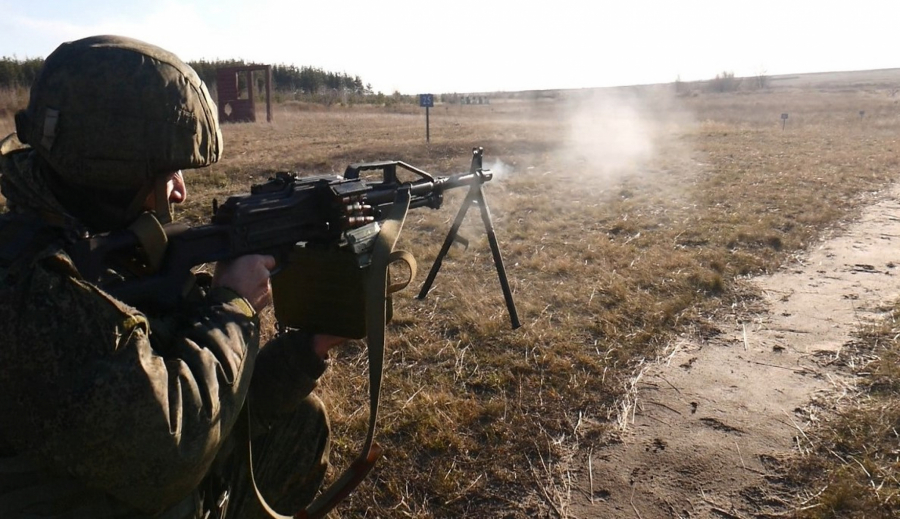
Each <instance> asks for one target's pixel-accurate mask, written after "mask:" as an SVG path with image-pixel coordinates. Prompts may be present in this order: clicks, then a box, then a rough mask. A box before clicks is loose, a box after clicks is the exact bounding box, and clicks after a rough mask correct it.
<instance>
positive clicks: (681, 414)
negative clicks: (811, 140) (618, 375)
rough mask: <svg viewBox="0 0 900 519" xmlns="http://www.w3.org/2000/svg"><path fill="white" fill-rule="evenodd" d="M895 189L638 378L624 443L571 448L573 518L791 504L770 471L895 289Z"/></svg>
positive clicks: (898, 207) (713, 512)
mask: <svg viewBox="0 0 900 519" xmlns="http://www.w3.org/2000/svg"><path fill="white" fill-rule="evenodd" d="M898 197H900V188H894V189H893V190H892V192H891V193H890V194H889V196H888V197H886V199H885V201H883V202H880V203H877V204H875V205H872V206H870V207H869V208H868V209H867V210H866V211H865V213H864V215H863V216H862V217H861V218H860V220H859V221H858V222H856V223H853V224H852V225H850V226H848V227H847V228H846V229H844V230H843V231H842V232H841V233H840V234H838V235H836V236H834V237H832V238H830V239H828V240H827V241H826V242H823V243H820V244H819V245H818V246H816V247H814V248H813V249H812V250H811V251H809V253H808V254H807V255H805V256H804V257H802V258H798V259H797V261H796V262H794V263H793V264H791V265H789V266H787V267H785V268H784V269H782V270H781V271H780V272H778V273H776V274H774V275H772V276H766V277H760V278H758V279H755V280H753V282H754V283H756V284H757V285H758V286H759V288H761V289H762V291H763V292H764V294H765V298H766V301H765V303H766V305H767V308H768V312H767V313H766V314H763V315H761V316H758V317H756V318H755V319H753V320H752V321H751V322H744V323H741V322H738V321H737V318H736V317H734V318H732V319H731V322H722V323H720V325H721V328H722V331H723V332H724V333H723V334H722V335H721V336H719V337H716V338H714V339H712V340H709V341H708V342H704V343H702V344H701V343H695V342H688V341H684V342H680V343H677V344H673V345H672V346H671V348H670V354H669V355H668V356H667V357H666V358H664V359H662V361H661V362H660V363H657V364H655V365H652V366H650V367H648V368H647V369H646V370H645V371H644V372H643V373H642V374H641V376H640V377H638V379H637V380H636V381H635V388H636V390H635V393H634V399H633V403H634V406H633V408H632V413H631V414H630V416H629V418H628V420H627V424H625V427H624V430H623V431H622V433H621V435H620V439H621V441H620V442H617V443H615V444H613V445H609V446H604V447H595V448H593V449H590V448H589V449H586V450H587V452H584V453H583V454H582V456H581V457H580V459H579V463H580V467H581V469H580V475H579V478H578V483H577V488H576V489H575V490H574V491H573V492H572V498H571V499H572V501H571V504H570V505H569V507H568V509H567V510H566V512H567V513H568V514H569V516H571V517H581V518H588V517H598V518H607V517H608V518H620V517H633V518H637V519H651V518H660V517H690V518H706V517H714V518H723V517H724V518H742V517H758V516H760V515H766V514H769V513H776V514H777V513H778V512H785V510H782V509H780V508H779V501H778V500H776V499H770V497H771V496H770V495H769V494H768V493H767V492H766V490H765V489H766V480H765V477H766V475H767V474H769V473H770V472H771V469H772V462H773V461H774V460H775V459H777V458H778V457H779V456H782V455H784V454H787V453H790V452H791V451H794V452H796V450H797V449H798V448H802V447H803V445H804V439H803V431H804V430H805V429H806V428H808V427H810V425H811V420H815V409H816V407H815V406H811V405H810V402H812V401H813V400H814V399H816V398H824V399H830V400H831V401H833V400H834V399H835V398H839V396H840V394H841V392H842V391H843V389H844V388H845V387H846V384H848V383H849V379H848V378H847V374H846V373H842V372H841V371H840V370H839V369H838V368H835V367H833V365H832V363H830V362H828V361H829V359H833V358H834V357H835V355H839V354H840V351H841V348H842V346H843V345H844V344H846V343H847V342H848V341H849V340H850V338H851V333H852V332H853V331H854V329H856V328H858V327H859V326H860V324H861V323H865V322H867V321H870V320H873V319H879V318H881V317H882V316H883V313H882V312H883V311H884V310H886V309H887V308H888V305H889V304H890V303H891V302H892V301H894V300H896V299H897V298H898V295H900V276H898V275H897V274H898V271H900V269H896V268H895V263H896V264H900V218H898V216H895V215H900V203H898V202H896V200H900V198H898Z"/></svg>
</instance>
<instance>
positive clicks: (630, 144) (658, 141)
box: [561, 85, 694, 183]
mask: <svg viewBox="0 0 900 519" xmlns="http://www.w3.org/2000/svg"><path fill="white" fill-rule="evenodd" d="M564 117H565V118H566V121H567V129H568V135H567V139H566V141H565V143H564V146H563V150H561V151H562V152H563V153H564V154H565V155H566V156H568V157H569V159H570V160H572V161H576V162H581V163H583V166H586V168H585V167H581V168H578V169H581V170H584V169H587V170H588V171H589V172H590V174H589V175H586V176H585V175H581V177H582V178H583V179H584V180H585V181H586V182H591V181H592V180H594V181H602V182H604V183H608V182H610V181H615V180H624V179H627V178H630V177H633V176H641V177H646V176H647V175H648V174H652V172H653V171H654V170H658V169H660V168H663V169H665V168H671V167H673V166H674V162H675V161H680V160H681V159H683V158H685V157H687V156H689V155H690V149H687V146H686V145H685V144H683V139H679V136H680V135H683V134H684V132H685V131H686V130H688V129H689V128H690V127H691V126H692V125H693V121H694V117H693V116H692V115H691V113H690V111H689V110H688V109H687V108H685V107H684V106H682V104H681V103H680V102H679V99H678V98H677V97H676V96H675V94H674V92H673V91H672V90H671V88H669V86H667V85H659V86H652V87H631V88H619V89H602V90H593V91H588V92H585V93H583V94H582V95H580V96H577V97H574V98H573V99H571V101H570V103H568V106H567V107H566V110H564Z"/></svg>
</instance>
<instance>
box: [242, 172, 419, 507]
mask: <svg viewBox="0 0 900 519" xmlns="http://www.w3.org/2000/svg"><path fill="white" fill-rule="evenodd" d="M409 201H410V192H409V189H408V188H401V189H399V190H398V191H397V196H396V198H395V200H394V203H393V205H392V207H391V209H390V216H389V217H388V219H387V220H385V222H384V223H383V225H382V228H381V232H380V233H379V234H378V238H377V241H376V243H375V249H374V251H373V256H372V264H371V272H370V276H369V279H368V282H367V286H366V331H367V337H368V338H367V343H368V348H367V350H368V356H369V428H368V432H367V433H366V440H365V442H364V443H363V448H362V451H361V452H360V455H359V457H357V458H356V460H354V461H353V463H351V464H350V467H348V468H347V469H346V470H345V471H344V472H343V473H342V474H341V476H340V477H339V478H338V479H337V480H335V481H334V482H333V483H332V484H331V485H329V487H328V488H327V489H325V491H323V492H322V493H321V494H320V495H319V496H318V497H317V498H316V499H315V500H314V501H313V502H312V503H311V504H310V505H309V506H308V507H307V508H306V509H305V510H301V511H300V512H298V513H296V514H295V515H293V516H288V515H283V514H280V513H278V512H276V511H275V510H273V509H272V508H271V507H270V506H269V505H268V503H267V502H266V500H265V498H264V497H263V495H262V494H261V493H260V491H259V487H257V486H256V479H255V477H254V475H253V449H252V446H251V441H250V422H249V418H250V413H249V409H248V407H247V405H248V404H245V409H244V412H245V413H246V415H247V420H242V419H239V420H238V424H237V425H236V432H237V434H238V437H239V438H240V437H241V436H244V437H246V442H247V450H246V456H247V467H248V470H249V472H250V481H251V483H252V485H251V486H252V487H253V489H254V491H255V492H256V497H257V499H258V500H259V503H260V505H261V506H262V508H263V509H264V510H265V511H266V512H267V513H268V514H269V515H270V516H271V517H272V518H273V519H313V518H320V517H324V516H325V514H327V513H328V512H330V511H331V510H332V509H334V507H335V506H337V504H338V503H340V502H341V501H342V500H343V499H344V498H346V497H347V496H348V495H349V494H350V493H351V492H352V491H353V490H354V489H355V488H356V487H357V486H358V485H359V484H360V482H362V480H363V479H365V477H366V475H368V473H369V472H370V471H371V470H372V467H374V466H375V462H376V461H378V459H379V458H380V457H381V454H382V449H381V447H380V446H379V445H378V444H377V443H375V441H374V438H375V421H376V419H377V417H378V400H379V395H380V393H381V378H382V373H383V368H384V332H385V325H386V322H387V300H388V297H389V295H390V293H391V292H394V291H396V290H400V289H402V288H403V287H405V286H406V285H407V284H408V283H409V281H406V282H405V283H399V284H393V285H390V286H389V285H388V266H389V265H390V264H391V263H392V262H394V261H398V260H399V261H404V262H406V263H407V265H408V266H409V268H410V280H411V279H412V277H413V276H415V270H416V263H415V260H414V259H413V258H412V255H410V254H409V253H407V252H403V251H394V246H395V245H396V243H397V239H398V238H399V236H400V231H401V229H402V228H403V221H404V220H405V219H406V213H407V211H408V210H409Z"/></svg>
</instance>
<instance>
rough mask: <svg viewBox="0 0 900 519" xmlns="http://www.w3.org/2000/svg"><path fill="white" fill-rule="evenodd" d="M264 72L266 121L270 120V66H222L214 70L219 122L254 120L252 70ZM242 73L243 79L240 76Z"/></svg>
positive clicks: (254, 102)
mask: <svg viewBox="0 0 900 519" xmlns="http://www.w3.org/2000/svg"><path fill="white" fill-rule="evenodd" d="M255 71H264V72H265V89H266V121H267V122H272V66H271V65H246V66H240V67H223V68H220V69H218V70H217V71H216V91H217V92H218V103H217V104H218V105H219V122H223V123H237V122H256V101H255V99H254V98H255V97H256V96H255V95H254V91H253V89H254V86H255V85H254V83H255V82H254V81H253V72H255ZM242 75H243V81H241V80H240V79H241V76H242Z"/></svg>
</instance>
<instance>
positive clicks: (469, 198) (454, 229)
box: [416, 184, 481, 299]
mask: <svg viewBox="0 0 900 519" xmlns="http://www.w3.org/2000/svg"><path fill="white" fill-rule="evenodd" d="M476 187H478V188H479V189H478V191H481V190H480V187H481V185H480V184H478V185H477V186H475V185H473V186H472V187H470V188H469V193H468V194H467V195H466V199H465V200H464V201H463V204H462V206H461V207H460V208H459V212H458V213H456V220H454V221H453V225H452V226H451V227H450V232H448V233H447V238H445V239H444V245H442V246H441V252H439V253H438V255H437V259H435V260H434V264H433V265H431V271H430V272H428V277H427V278H426V279H425V284H423V285H422V290H420V291H419V295H418V296H416V297H417V298H418V299H425V296H427V295H428V291H429V290H431V285H432V284H434V278H435V277H436V276H437V273H438V271H439V270H441V264H442V263H443V262H444V256H446V255H447V252H449V251H450V247H451V246H452V245H453V242H454V241H456V235H457V233H459V226H460V225H462V222H463V219H464V218H465V217H466V212H467V211H468V210H469V206H470V205H472V203H473V202H474V201H475V197H476V195H477V192H476Z"/></svg>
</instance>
